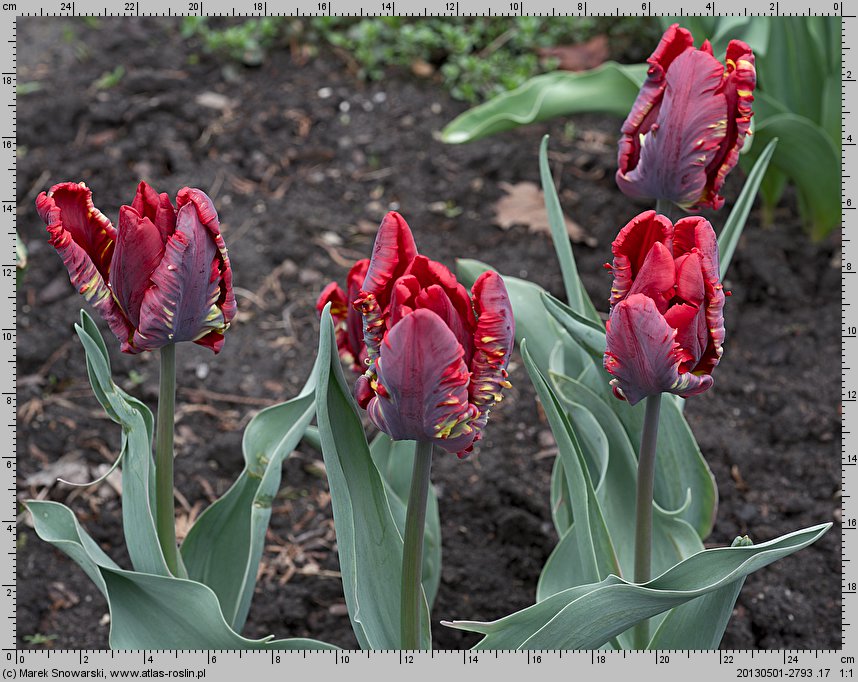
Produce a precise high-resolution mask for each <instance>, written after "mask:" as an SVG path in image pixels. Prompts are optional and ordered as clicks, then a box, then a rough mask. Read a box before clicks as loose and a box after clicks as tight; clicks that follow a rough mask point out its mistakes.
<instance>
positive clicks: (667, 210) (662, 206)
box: [655, 199, 676, 222]
mask: <svg viewBox="0 0 858 682" xmlns="http://www.w3.org/2000/svg"><path fill="white" fill-rule="evenodd" d="M675 211H676V204H674V203H673V202H672V201H671V200H670V199H659V200H658V201H656V202H655V212H656V213H661V215H663V216H667V219H668V220H670V222H673V219H674V212H675Z"/></svg>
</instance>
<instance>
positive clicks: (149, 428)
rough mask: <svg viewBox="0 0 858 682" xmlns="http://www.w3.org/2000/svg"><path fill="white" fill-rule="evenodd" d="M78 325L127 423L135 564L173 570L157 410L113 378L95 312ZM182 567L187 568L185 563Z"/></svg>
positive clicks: (104, 388)
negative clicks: (155, 441) (165, 548)
mask: <svg viewBox="0 0 858 682" xmlns="http://www.w3.org/2000/svg"><path fill="white" fill-rule="evenodd" d="M80 318H81V323H80V324H79V325H75V331H76V332H77V335H78V337H79V338H80V341H81V343H82V344H83V347H84V350H85V352H86V369H87V373H88V374H89V380H90V383H91V384H92V389H93V392H94V393H95V397H96V398H97V399H98V401H99V403H101V406H102V407H103V408H104V411H105V412H106V413H107V415H108V416H109V417H110V418H111V419H112V420H113V421H114V422H116V423H117V424H119V425H120V426H121V427H122V438H121V444H122V445H121V450H120V454H119V456H120V457H121V459H122V461H121V467H122V526H123V530H124V534H125V541H126V545H127V547H128V554H129V555H130V557H131V563H132V564H133V566H134V568H135V570H138V571H142V572H146V573H153V574H156V575H170V572H169V569H168V568H167V564H166V562H165V561H164V555H163V553H162V552H161V545H160V544H159V542H158V534H157V532H156V530H155V519H154V515H153V509H154V506H155V500H154V497H155V469H154V462H153V460H152V433H153V430H154V419H153V417H152V412H151V411H150V410H149V408H148V407H146V406H145V405H144V404H143V403H141V402H140V401H139V400H137V399H136V398H132V397H131V396H129V395H128V394H127V393H125V391H123V390H122V389H121V388H119V387H118V386H117V385H116V384H114V383H113V379H112V378H111V373H110V359H109V357H108V355H107V347H106V346H105V344H104V340H103V339H102V337H101V333H100V332H99V331H98V327H96V325H95V323H94V322H93V321H92V318H91V317H90V316H89V315H88V314H87V313H86V311H84V310H81V312H80ZM180 570H183V569H182V568H181V567H180Z"/></svg>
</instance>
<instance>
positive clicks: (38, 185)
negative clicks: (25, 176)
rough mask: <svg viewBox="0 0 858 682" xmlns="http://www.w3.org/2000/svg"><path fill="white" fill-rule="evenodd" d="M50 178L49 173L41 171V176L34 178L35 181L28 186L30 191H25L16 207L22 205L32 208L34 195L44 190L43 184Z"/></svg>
mask: <svg viewBox="0 0 858 682" xmlns="http://www.w3.org/2000/svg"><path fill="white" fill-rule="evenodd" d="M50 177H51V173H50V171H42V174H41V175H40V176H39V177H38V178H36V181H35V182H34V183H33V184H32V185H30V189H28V190H27V193H26V194H25V195H24V196H23V198H22V199H21V201H19V202H18V205H19V206H21V205H24V206H27V207H30V206H32V203H33V202H34V201H35V200H36V195H38V193H39V192H41V191H42V189H44V187H45V183H46V182H47V181H48V179H49V178H50ZM28 210H29V208H28Z"/></svg>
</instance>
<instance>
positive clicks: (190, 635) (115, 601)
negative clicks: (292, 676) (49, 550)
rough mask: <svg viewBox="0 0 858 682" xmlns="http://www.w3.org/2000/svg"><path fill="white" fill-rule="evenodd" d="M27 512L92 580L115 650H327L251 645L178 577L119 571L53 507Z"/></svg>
mask: <svg viewBox="0 0 858 682" xmlns="http://www.w3.org/2000/svg"><path fill="white" fill-rule="evenodd" d="M27 507H28V508H29V510H30V513H31V514H32V517H33V526H34V528H35V530H36V534H37V535H38V536H39V537H40V538H42V539H43V540H46V541H47V542H50V543H51V544H53V545H54V546H55V547H57V548H58V549H60V550H62V551H63V552H65V553H66V554H67V555H68V556H69V557H71V558H72V559H73V560H74V561H75V562H76V563H77V564H78V565H79V566H80V567H81V568H82V569H83V570H84V572H85V573H86V574H87V575H88V576H89V577H90V578H91V579H92V580H93V582H94V583H95V584H96V586H97V587H98V589H99V590H100V591H101V593H102V594H103V595H104V597H105V598H106V599H107V605H108V607H109V609H110V637H109V641H110V646H111V648H113V649H272V650H273V649H331V648H335V647H332V646H331V645H330V644H325V643H324V642H318V641H315V640H308V639H281V640H273V639H272V638H267V639H259V640H252V639H246V638H245V637H242V636H241V635H239V634H237V633H236V632H234V631H233V630H232V629H231V628H230V627H229V625H228V624H227V622H226V621H225V620H224V617H223V613H222V612H221V610H220V605H219V603H218V599H217V596H216V595H215V593H214V592H212V591H211V590H210V589H209V588H208V587H206V586H205V585H203V584H201V583H198V582H194V581H192V580H186V579H182V578H173V577H170V576H163V575H152V574H149V573H135V572H133V571H126V570H123V569H121V568H119V567H118V566H117V565H116V564H115V563H114V562H113V561H112V560H111V559H110V558H109V557H108V556H107V555H106V554H104V552H102V551H101V549H100V548H99V547H98V545H96V543H95V542H94V541H93V540H92V538H90V537H89V535H88V534H87V533H86V532H85V531H84V530H83V529H82V528H81V527H80V525H79V524H78V522H77V519H75V517H74V514H73V513H72V511H71V510H70V509H69V508H68V507H66V506H64V505H62V504H59V503H57V502H38V501H31V502H28V503H27Z"/></svg>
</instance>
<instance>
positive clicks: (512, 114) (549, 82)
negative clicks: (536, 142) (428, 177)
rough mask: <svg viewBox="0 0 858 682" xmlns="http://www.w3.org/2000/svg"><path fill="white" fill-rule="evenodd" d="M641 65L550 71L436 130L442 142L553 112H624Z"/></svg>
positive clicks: (608, 64) (467, 138) (483, 134)
mask: <svg viewBox="0 0 858 682" xmlns="http://www.w3.org/2000/svg"><path fill="white" fill-rule="evenodd" d="M646 69H647V65H646V64H633V65H625V64H617V63H616V62H605V63H604V64H602V65H601V66H598V67H596V68H595V69H591V70H589V71H581V72H577V73H571V72H568V71H556V72H554V73H546V74H543V75H541V76H536V77H535V78H531V79H530V80H529V81H527V82H526V83H524V84H523V85H521V86H519V87H518V88H516V89H515V90H511V91H509V92H506V93H503V94H502V95H498V96H497V97H495V98H494V99H491V100H489V101H488V102H486V103H485V104H481V105H479V106H477V107H474V108H473V109H470V110H469V111H466V112H465V113H464V114H461V115H460V116H458V117H456V118H455V119H454V120H453V121H451V122H450V123H448V124H447V126H446V127H445V128H444V130H443V131H442V132H441V139H442V140H443V141H444V142H447V143H448V144H461V143H463V142H472V141H473V140H478V139H480V138H481V137H486V136H488V135H494V134H495V133H499V132H502V131H504V130H511V129H512V128H518V127H519V126H523V125H527V124H529V123H534V122H537V121H546V120H548V119H551V118H554V117H555V116H570V115H572V114H581V113H587V112H598V113H603V112H604V113H609V114H614V115H615V116H621V117H625V116H626V115H627V114H628V113H629V110H630V109H631V107H632V104H634V101H635V98H636V97H637V95H638V90H639V89H640V86H641V84H642V83H643V81H644V78H645V77H646Z"/></svg>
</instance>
